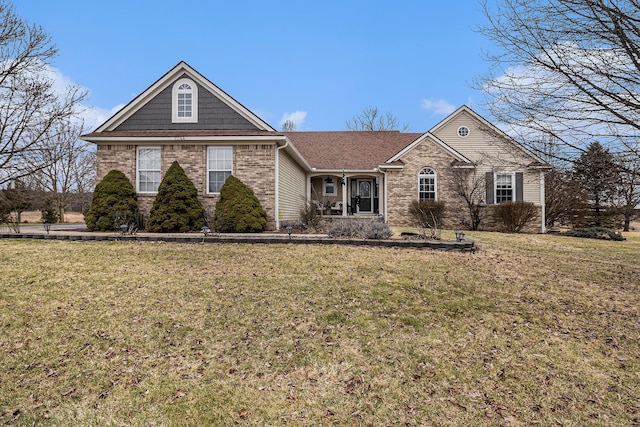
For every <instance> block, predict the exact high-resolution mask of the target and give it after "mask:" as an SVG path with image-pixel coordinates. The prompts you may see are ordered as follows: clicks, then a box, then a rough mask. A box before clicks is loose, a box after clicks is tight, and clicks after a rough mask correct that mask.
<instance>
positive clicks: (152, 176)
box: [137, 147, 161, 193]
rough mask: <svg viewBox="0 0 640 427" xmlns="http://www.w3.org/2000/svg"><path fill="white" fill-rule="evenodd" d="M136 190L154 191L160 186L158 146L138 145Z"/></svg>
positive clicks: (140, 191) (141, 191)
mask: <svg viewBox="0 0 640 427" xmlns="http://www.w3.org/2000/svg"><path fill="white" fill-rule="evenodd" d="M137 163H138V174H137V176H138V192H139V193H156V192H157V191H158V187H159V186H160V178H161V177H160V148H159V147H138V162H137Z"/></svg>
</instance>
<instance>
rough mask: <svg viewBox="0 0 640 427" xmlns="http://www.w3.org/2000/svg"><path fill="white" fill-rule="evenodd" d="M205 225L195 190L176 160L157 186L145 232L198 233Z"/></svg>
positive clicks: (203, 212)
mask: <svg viewBox="0 0 640 427" xmlns="http://www.w3.org/2000/svg"><path fill="white" fill-rule="evenodd" d="M204 225H205V211H204V208H203V207H202V204H201V203H200V200H198V190H196V187H195V186H194V185H193V182H192V181H191V180H190V179H189V177H188V176H187V174H186V173H185V172H184V169H182V167H181V166H180V164H179V163H178V162H177V161H175V162H173V163H172V164H171V166H170V167H169V169H168V170H167V173H166V174H165V175H164V178H162V182H161V183H160V186H159V187H158V194H157V195H156V198H155V200H154V201H153V206H152V207H151V212H150V214H149V220H148V221H147V225H146V229H147V230H148V231H152V232H156V233H185V232H188V231H200V229H201V228H202V227H203V226H204Z"/></svg>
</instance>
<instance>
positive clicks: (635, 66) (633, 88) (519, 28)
mask: <svg viewBox="0 0 640 427" xmlns="http://www.w3.org/2000/svg"><path fill="white" fill-rule="evenodd" d="M482 3H483V6H484V10H485V15H486V17H487V19H488V22H489V23H488V24H487V25H486V26H484V27H483V28H481V29H480V32H481V33H482V34H484V35H485V36H486V37H488V38H489V39H490V40H491V41H493V42H494V43H495V45H496V46H497V48H498V50H497V52H496V53H493V54H492V53H487V54H486V57H487V59H488V60H489V61H490V63H491V64H492V68H491V70H490V71H489V72H488V73H487V74H486V75H484V76H481V77H479V78H477V79H476V81H475V82H474V86H476V87H477V88H481V89H483V90H484V92H485V94H486V103H485V104H486V107H487V109H488V110H489V111H490V113H491V114H492V115H493V117H494V118H495V121H497V122H502V123H505V124H507V125H510V126H511V132H510V133H512V134H513V135H514V136H516V137H517V138H518V139H519V140H520V142H521V143H523V144H525V145H527V146H528V148H530V149H532V150H534V151H537V149H538V148H539V147H536V146H535V145H531V144H528V142H530V141H534V140H536V139H537V140H539V138H537V136H539V135H540V134H544V135H547V136H548V138H550V140H553V141H554V142H558V143H559V144H561V146H562V148H563V150H561V151H560V152H558V153H554V155H556V156H561V157H563V158H564V159H565V160H573V159H575V158H576V157H577V155H578V154H579V153H580V152H584V151H585V149H586V144H588V142H589V141H593V140H599V141H601V142H602V143H603V144H605V145H606V146H607V148H609V149H610V150H611V151H612V152H613V153H616V152H631V153H633V154H634V155H635V156H639V155H640V144H639V142H638V134H639V133H640V3H638V0H619V1H607V0H498V2H497V3H496V4H495V6H491V5H490V3H489V2H488V1H487V0H483V1H482ZM491 3H493V2H491ZM537 152H538V153H539V154H542V153H540V152H539V151H537Z"/></svg>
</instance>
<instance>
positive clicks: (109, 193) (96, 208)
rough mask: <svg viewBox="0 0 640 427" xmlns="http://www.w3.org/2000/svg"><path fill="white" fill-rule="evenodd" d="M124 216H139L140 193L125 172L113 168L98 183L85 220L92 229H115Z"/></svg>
mask: <svg viewBox="0 0 640 427" xmlns="http://www.w3.org/2000/svg"><path fill="white" fill-rule="evenodd" d="M122 217H125V218H137V217H138V195H137V194H136V190H135V189H134V188H133V185H131V182H130V181H129V179H128V178H127V177H126V176H125V174H124V173H122V172H120V171H119V170H112V171H110V172H109V173H108V174H107V175H105V177H104V178H102V180H101V181H100V182H99V183H98V185H96V189H95V190H94V191H93V198H92V201H91V207H90V208H89V210H88V211H87V213H86V214H85V215H84V222H85V224H86V225H87V228H88V229H89V230H90V231H113V230H115V229H117V228H118V227H119V226H120V224H114V221H115V219H116V218H122Z"/></svg>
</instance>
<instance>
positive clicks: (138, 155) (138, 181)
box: [136, 146, 162, 194]
mask: <svg viewBox="0 0 640 427" xmlns="http://www.w3.org/2000/svg"><path fill="white" fill-rule="evenodd" d="M140 150H158V151H159V153H160V168H159V169H157V171H158V172H160V182H162V148H161V147H146V146H143V147H137V148H136V191H137V192H138V193H140V194H156V193H157V192H158V191H157V190H156V191H140ZM143 170H146V171H156V169H143ZM158 186H160V183H158Z"/></svg>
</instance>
